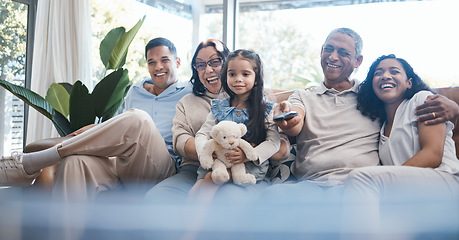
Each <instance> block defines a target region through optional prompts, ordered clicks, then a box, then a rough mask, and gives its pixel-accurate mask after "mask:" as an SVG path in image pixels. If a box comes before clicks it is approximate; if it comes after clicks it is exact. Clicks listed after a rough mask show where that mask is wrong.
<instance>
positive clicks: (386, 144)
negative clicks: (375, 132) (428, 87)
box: [379, 91, 459, 174]
mask: <svg viewBox="0 0 459 240" xmlns="http://www.w3.org/2000/svg"><path fill="white" fill-rule="evenodd" d="M429 95H432V93H431V92H429V91H420V92H418V93H416V94H415V95H414V96H413V97H412V98H411V99H405V100H404V101H403V102H402V103H401V104H400V106H399V107H398V108H397V111H396V112H395V117H394V124H393V126H392V130H391V133H390V136H389V137H387V136H384V134H383V133H384V127H385V125H386V123H384V124H383V126H382V128H381V131H380V140H379V158H380V159H381V163H382V164H383V165H395V166H400V165H402V164H403V163H404V162H406V161H407V160H408V159H410V158H411V157H412V156H414V155H415V154H416V153H417V152H419V151H420V150H421V147H420V145H419V134H418V123H417V117H416V115H415V114H414V112H415V108H416V106H418V105H421V104H423V103H424V101H425V100H426V98H427V96H429ZM453 128H454V125H453V123H451V122H450V121H448V122H447V123H446V140H445V147H444V153H443V160H442V163H441V164H440V166H439V167H438V168H436V170H439V171H443V172H448V173H452V174H458V173H459V161H458V159H457V157H456V148H455V146H454V141H453V139H452V136H453V131H452V130H453Z"/></svg>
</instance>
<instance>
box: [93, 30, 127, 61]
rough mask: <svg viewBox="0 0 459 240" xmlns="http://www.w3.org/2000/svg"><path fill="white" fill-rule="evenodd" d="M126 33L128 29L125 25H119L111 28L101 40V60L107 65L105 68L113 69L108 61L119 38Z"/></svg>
mask: <svg viewBox="0 0 459 240" xmlns="http://www.w3.org/2000/svg"><path fill="white" fill-rule="evenodd" d="M125 33H126V29H125V28H124V27H118V28H114V29H112V30H110V32H108V33H107V35H106V36H105V38H104V39H103V40H102V41H101V42H100V47H99V53H100V60H102V63H103V64H104V66H105V69H106V70H107V69H113V68H109V66H108V62H109V59H110V55H111V54H112V51H113V48H114V47H115V45H116V43H117V42H118V40H119V39H120V38H121V36H123V35H124V34H125Z"/></svg>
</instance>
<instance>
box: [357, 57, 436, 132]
mask: <svg viewBox="0 0 459 240" xmlns="http://www.w3.org/2000/svg"><path fill="white" fill-rule="evenodd" d="M388 58H391V59H396V60H397V61H399V62H400V63H401V64H402V66H403V69H404V70H405V72H406V76H407V79H410V78H411V85H412V86H411V88H410V89H406V91H405V96H404V97H405V99H411V98H412V97H413V96H414V94H416V93H417V92H419V91H421V90H427V91H431V92H432V90H431V89H430V87H429V86H427V84H426V83H425V82H424V81H422V79H421V78H420V77H419V76H418V75H417V74H416V73H415V72H414V70H413V68H412V67H411V66H410V64H409V63H408V62H407V61H405V59H403V58H397V57H395V55H394V54H389V55H383V56H381V57H379V58H378V59H376V61H374V62H373V63H372V64H371V67H370V69H369V70H368V74H367V77H366V78H365V80H364V81H363V82H362V83H361V84H360V86H359V92H358V94H357V109H359V110H360V111H361V112H362V114H363V115H365V116H368V117H370V118H371V119H372V120H375V119H377V118H379V120H380V121H381V123H383V122H384V121H386V112H385V109H384V103H383V101H381V100H380V99H379V98H378V97H377V96H376V93H375V92H374V90H373V77H374V74H375V71H376V67H377V66H378V65H379V63H380V62H381V61H382V60H384V59H388Z"/></svg>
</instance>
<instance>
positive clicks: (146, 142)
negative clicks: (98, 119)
mask: <svg viewBox="0 0 459 240" xmlns="http://www.w3.org/2000/svg"><path fill="white" fill-rule="evenodd" d="M58 153H59V155H60V156H61V157H62V158H63V159H62V161H61V163H60V166H59V168H58V169H57V171H56V173H55V178H54V182H53V201H54V202H55V203H56V207H58V206H59V204H62V206H63V208H62V209H60V210H58V211H57V213H58V214H57V215H56V216H54V220H56V222H55V223H57V224H58V225H61V224H63V226H64V229H62V230H63V232H64V233H61V234H64V236H62V235H60V234H57V235H55V236H56V239H57V238H61V239H78V237H77V236H79V235H80V234H78V233H79V232H81V229H80V230H77V229H78V228H80V227H82V226H84V222H85V220H86V217H87V214H85V213H84V212H85V211H84V210H81V211H80V210H78V207H79V206H84V207H85V208H86V204H87V203H92V202H94V200H95V198H96V195H97V194H98V193H99V192H101V191H104V190H110V189H118V188H120V187H125V188H126V189H128V190H129V189H132V190H135V191H140V192H146V191H148V190H149V189H150V188H152V187H153V186H154V185H155V184H156V183H158V182H160V181H161V180H163V179H165V178H167V177H169V176H171V175H173V174H174V173H175V171H176V169H175V162H174V160H173V159H172V158H171V156H170V154H169V152H168V150H167V148H166V145H165V143H164V139H163V138H162V136H161V134H160V132H159V131H158V129H157V128H156V126H155V124H154V122H153V120H152V119H151V117H150V115H148V114H147V113H146V112H144V111H142V110H136V109H132V110H129V111H126V112H125V113H123V114H120V115H118V116H116V117H114V118H112V119H110V120H108V121H106V122H104V123H102V124H99V125H97V126H95V127H93V128H91V129H89V130H87V131H86V132H84V133H82V134H80V135H77V136H75V137H73V138H71V139H69V140H66V141H64V142H63V143H62V146H61V147H59V148H58ZM88 206H90V205H88ZM69 226H71V229H67V228H69ZM56 228H58V229H59V228H60V227H59V226H56ZM72 228H73V231H72ZM55 230H56V229H55ZM75 230H77V231H76V232H75ZM57 232H59V231H57ZM57 232H53V233H57Z"/></svg>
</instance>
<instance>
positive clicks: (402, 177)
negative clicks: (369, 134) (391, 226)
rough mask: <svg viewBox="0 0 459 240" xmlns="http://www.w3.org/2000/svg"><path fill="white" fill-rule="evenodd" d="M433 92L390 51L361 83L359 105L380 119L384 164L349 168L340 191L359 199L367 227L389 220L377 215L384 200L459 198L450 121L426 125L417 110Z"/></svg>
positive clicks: (348, 197)
mask: <svg viewBox="0 0 459 240" xmlns="http://www.w3.org/2000/svg"><path fill="white" fill-rule="evenodd" d="M432 94H433V93H432V90H430V88H429V87H428V86H427V85H426V84H425V83H424V82H423V81H422V80H421V78H420V77H419V76H418V75H417V74H416V73H415V72H414V70H413V68H412V67H411V66H410V65H409V64H408V63H407V62H406V61H405V60H404V59H401V58H397V57H395V55H393V54H391V55H385V56H381V57H379V58H378V59H377V60H376V61H375V62H374V63H373V64H372V65H371V67H370V70H369V72H368V75H367V77H366V79H365V81H363V82H362V83H361V85H360V88H359V92H358V97H357V100H358V104H357V108H358V109H359V110H360V111H361V112H362V114H363V115H365V116H368V117H370V118H371V119H373V120H375V121H376V120H378V121H380V122H381V125H382V126H381V131H380V141H379V158H380V161H381V164H382V165H383V166H373V167H363V168H357V169H355V170H353V171H352V172H351V173H350V174H349V176H348V177H347V179H346V182H345V195H344V197H345V199H346V200H348V201H349V202H352V203H355V202H359V203H360V205H359V207H361V211H360V212H359V214H361V216H365V219H366V222H365V223H366V224H368V225H369V226H367V227H368V228H367V229H373V230H378V231H381V229H380V227H381V226H387V225H382V224H380V223H379V221H380V218H379V217H378V216H379V215H380V214H381V213H382V212H379V206H380V204H381V203H382V202H385V201H387V200H390V201H391V203H394V202H393V201H394V200H396V201H401V202H398V203H403V204H408V205H412V203H413V202H414V201H417V202H425V201H427V202H430V201H432V200H433V201H434V202H435V203H437V202H438V201H439V200H440V201H443V202H444V201H445V200H447V201H450V200H452V201H450V202H451V203H454V202H455V203H457V201H459V161H458V159H457V157H456V153H455V146H454V142H453V139H452V129H453V128H454V125H453V123H451V122H450V121H448V122H446V123H441V124H436V125H426V124H425V122H423V121H418V120H417V117H416V116H415V108H416V106H418V105H420V104H422V103H424V101H425V100H426V98H427V97H428V96H430V95H432ZM450 210H451V209H450ZM384 214H386V215H387V214H390V212H389V213H388V212H387V211H385V212H384ZM396 214H397V217H399V216H403V215H401V213H399V212H397V213H396ZM368 215H371V216H370V217H368ZM357 216H358V214H357ZM355 219H356V218H355ZM381 219H382V218H381ZM359 220H362V219H359ZM359 220H357V219H356V221H359ZM408 222H409V221H408ZM347 224H352V222H347ZM355 227H362V226H361V225H357V224H356V225H355ZM371 227H373V228H371Z"/></svg>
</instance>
